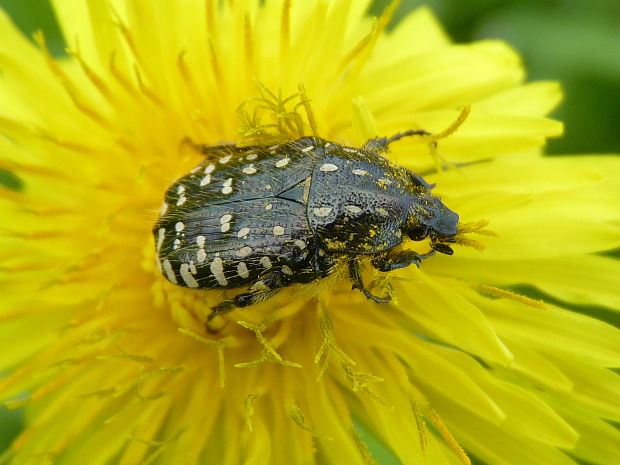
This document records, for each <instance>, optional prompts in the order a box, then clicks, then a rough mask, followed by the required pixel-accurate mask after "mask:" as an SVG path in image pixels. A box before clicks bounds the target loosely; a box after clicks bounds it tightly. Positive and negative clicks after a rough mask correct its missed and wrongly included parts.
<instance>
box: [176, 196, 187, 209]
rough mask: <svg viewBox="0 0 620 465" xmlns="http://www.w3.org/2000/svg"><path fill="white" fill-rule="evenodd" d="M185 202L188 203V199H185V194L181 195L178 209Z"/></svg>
mask: <svg viewBox="0 0 620 465" xmlns="http://www.w3.org/2000/svg"><path fill="white" fill-rule="evenodd" d="M185 202H187V197H185V194H181V195H180V196H179V200H177V207H180V206H181V205H183V204H184V203H185Z"/></svg>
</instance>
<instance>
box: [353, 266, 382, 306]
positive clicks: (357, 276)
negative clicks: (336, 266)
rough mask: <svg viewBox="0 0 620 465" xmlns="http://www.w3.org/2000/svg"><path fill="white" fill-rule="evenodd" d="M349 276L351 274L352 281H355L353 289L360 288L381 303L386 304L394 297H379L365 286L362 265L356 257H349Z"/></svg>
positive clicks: (368, 296)
mask: <svg viewBox="0 0 620 465" xmlns="http://www.w3.org/2000/svg"><path fill="white" fill-rule="evenodd" d="M349 276H351V281H353V289H359V290H360V291H362V292H363V293H364V295H365V296H366V297H367V298H369V299H370V300H373V301H375V302H377V303H379V304H386V303H388V302H390V301H391V300H392V299H391V298H390V297H388V298H385V299H383V298H381V297H377V296H375V295H373V294H371V293H370V291H369V290H368V289H366V286H364V282H363V281H362V275H361V273H360V265H359V262H358V261H357V259H356V258H351V259H349Z"/></svg>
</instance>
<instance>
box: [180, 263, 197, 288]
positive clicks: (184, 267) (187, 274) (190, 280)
mask: <svg viewBox="0 0 620 465" xmlns="http://www.w3.org/2000/svg"><path fill="white" fill-rule="evenodd" d="M190 268H193V272H194V273H195V272H196V266H194V263H193V262H192V263H191V264H189V263H181V268H180V269H179V272H180V273H181V278H183V281H185V284H187V287H198V281H196V279H194V276H193V275H192V272H191V271H190Z"/></svg>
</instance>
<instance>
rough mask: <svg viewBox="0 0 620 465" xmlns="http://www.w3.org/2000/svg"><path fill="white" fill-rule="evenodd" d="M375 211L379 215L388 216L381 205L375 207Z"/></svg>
mask: <svg viewBox="0 0 620 465" xmlns="http://www.w3.org/2000/svg"><path fill="white" fill-rule="evenodd" d="M376 212H377V213H378V214H379V215H381V216H388V215H389V213H388V211H387V210H386V209H385V208H381V207H379V208H377V209H376Z"/></svg>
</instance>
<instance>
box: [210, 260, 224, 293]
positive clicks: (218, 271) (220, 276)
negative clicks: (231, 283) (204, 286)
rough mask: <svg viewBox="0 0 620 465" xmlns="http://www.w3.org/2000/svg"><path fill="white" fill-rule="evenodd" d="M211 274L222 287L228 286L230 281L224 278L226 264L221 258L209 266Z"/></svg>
mask: <svg viewBox="0 0 620 465" xmlns="http://www.w3.org/2000/svg"><path fill="white" fill-rule="evenodd" d="M209 269H210V270H211V273H213V276H215V279H216V280H217V282H218V283H219V284H220V286H226V285H227V284H228V281H227V280H226V276H224V262H223V261H222V259H221V258H220V257H215V258H214V259H213V261H212V262H211V265H210V266H209Z"/></svg>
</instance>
